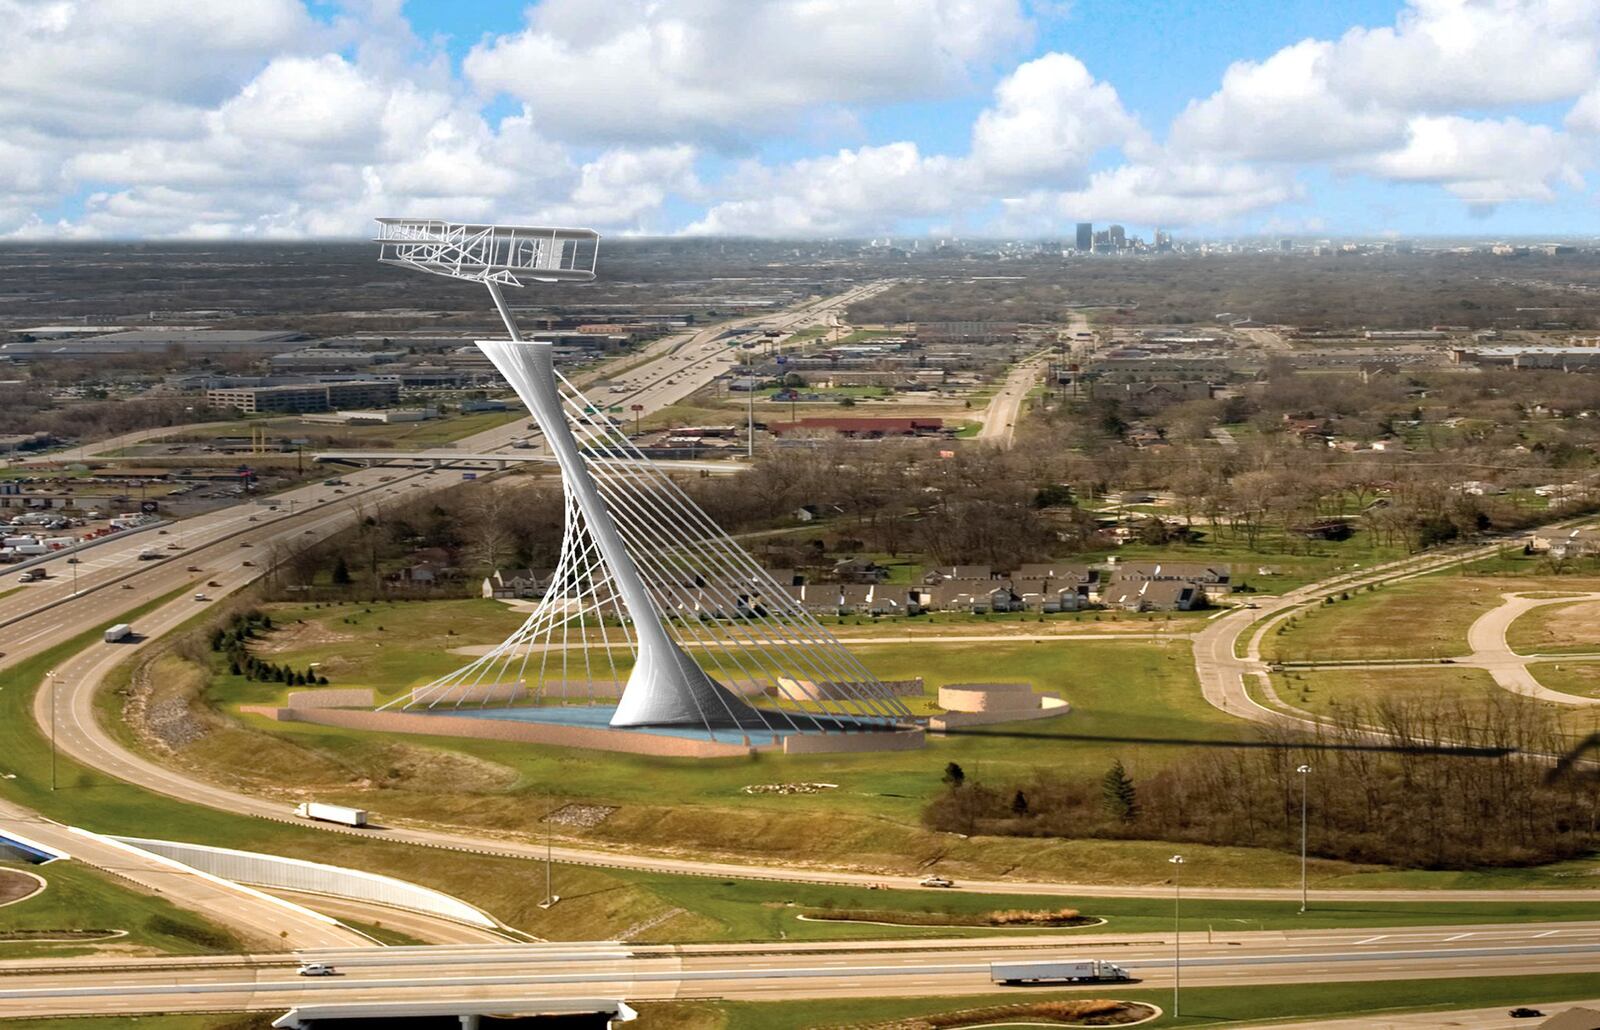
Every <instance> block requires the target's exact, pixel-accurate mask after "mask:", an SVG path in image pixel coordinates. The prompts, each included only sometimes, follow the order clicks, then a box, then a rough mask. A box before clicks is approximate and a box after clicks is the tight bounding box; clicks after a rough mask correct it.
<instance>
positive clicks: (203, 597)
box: [194, 594, 211, 601]
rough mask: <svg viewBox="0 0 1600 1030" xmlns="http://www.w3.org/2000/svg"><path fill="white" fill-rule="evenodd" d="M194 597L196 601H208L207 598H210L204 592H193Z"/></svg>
mask: <svg viewBox="0 0 1600 1030" xmlns="http://www.w3.org/2000/svg"><path fill="white" fill-rule="evenodd" d="M194 599H195V600H196V601H209V600H211V598H210V597H208V596H207V595H205V594H195V595H194Z"/></svg>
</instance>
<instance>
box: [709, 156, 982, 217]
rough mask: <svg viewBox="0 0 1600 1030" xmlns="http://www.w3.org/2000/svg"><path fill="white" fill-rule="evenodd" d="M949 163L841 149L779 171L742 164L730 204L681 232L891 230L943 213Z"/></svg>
mask: <svg viewBox="0 0 1600 1030" xmlns="http://www.w3.org/2000/svg"><path fill="white" fill-rule="evenodd" d="M954 172H955V163H954V162H953V161H952V160H951V159H949V158H944V157H925V156H924V155H922V154H921V153H920V152H919V151H918V149H917V146H916V144H914V143H890V144H888V145H886V146H881V147H862V148H860V149H857V150H841V151H839V152H838V153H837V154H833V155H831V156H828V157H816V158H805V159H802V160H799V161H795V162H792V163H791V164H789V165H786V166H783V167H780V168H776V169H774V168H767V167H764V166H761V165H757V164H754V163H751V164H748V165H746V166H745V167H744V168H743V169H742V170H741V171H740V173H739V174H738V175H736V176H735V177H734V181H733V182H732V183H729V184H726V185H727V186H728V187H729V188H730V192H731V193H733V195H734V196H735V198H736V199H731V200H725V201H722V202H720V203H716V204H713V205H712V206H711V208H710V209H709V210H708V211H707V212H706V214H705V216H704V217H703V218H701V219H700V220H699V221H697V222H695V223H693V224H692V225H690V226H689V227H688V229H687V230H686V231H688V232H690V233H710V234H724V235H750V236H837V235H846V234H851V233H861V232H872V231H875V230H889V229H892V228H894V227H895V226H896V225H897V224H898V223H899V222H900V220H901V219H905V218H920V217H925V216H929V215H935V214H944V213H948V212H949V211H950V210H951V209H952V208H953V207H954V206H955V203H956V200H957V197H958V193H957V191H956V188H955V183H954V179H955V176H954Z"/></svg>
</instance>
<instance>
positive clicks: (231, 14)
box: [0, 0, 321, 137]
mask: <svg viewBox="0 0 1600 1030" xmlns="http://www.w3.org/2000/svg"><path fill="white" fill-rule="evenodd" d="M0 24H4V25H5V26H6V46H5V52H4V60H3V61H0V124H3V125H6V126H13V127H16V126H26V127H30V128H34V129H39V130H41V131H47V132H50V133H52V134H55V135H61V136H66V137H94V136H102V135H106V136H118V135H122V134H124V133H126V132H128V131H129V130H130V129H131V128H132V127H133V126H134V125H137V127H138V130H139V131H140V132H142V133H145V134H151V135H162V134H178V133H182V132H185V131H188V130H189V129H190V128H192V121H193V118H194V116H195V113H196V109H197V105H205V104H208V103H215V102H218V101H221V100H223V99H225V98H226V97H228V96H229V95H230V94H231V92H232V90H233V89H234V88H236V86H237V83H238V81H239V80H240V79H241V78H242V77H248V76H250V75H252V74H254V73H255V72H256V71H257V70H259V68H260V67H261V66H262V65H264V64H265V63H266V62H267V61H268V60H270V59H271V58H272V57H274V56H277V55H281V54H284V53H285V52H293V51H296V50H298V49H301V48H303V47H306V46H307V45H309V44H311V43H312V41H313V40H316V39H317V38H318V37H319V36H320V35H321V30H320V29H319V28H318V27H317V26H316V24H315V23H314V22H313V21H312V20H311V19H310V17H308V16H307V14H306V12H305V9H304V7H302V6H301V4H300V3H299V2H298V0H250V2H249V3H242V4H219V3H214V2H210V0H162V2H160V3H148V2H144V0H57V2H54V3H47V4H40V3H32V2H29V0H0Z"/></svg>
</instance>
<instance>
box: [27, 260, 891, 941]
mask: <svg viewBox="0 0 1600 1030" xmlns="http://www.w3.org/2000/svg"><path fill="white" fill-rule="evenodd" d="M888 285H890V284H889V283H888V282H879V283H873V284H869V285H867V286H863V287H858V288H856V289H852V290H850V291H847V292H846V293H844V294H842V295H839V296H837V297H832V298H824V299H822V300H818V301H813V302H808V303H807V304H804V305H801V306H799V307H798V308H796V309H794V310H791V311H787V312H780V313H776V314H773V315H769V316H764V317H762V318H759V319H746V320H741V321H740V322H736V323H731V325H733V326H745V325H764V326H770V327H773V328H778V329H792V328H797V327H800V326H802V325H805V324H809V323H810V322H813V321H818V320H827V319H829V318H831V317H832V314H833V312H834V311H836V310H837V309H838V308H839V307H841V306H842V305H844V304H847V303H849V302H850V301H852V300H854V299H858V298H860V297H864V296H869V295H871V294H872V293H874V292H877V291H878V290H881V289H884V288H886V287H887V286H888ZM729 327H730V325H729V324H724V325H719V326H714V327H708V328H706V329H702V330H698V331H695V332H692V333H686V334H680V335H679V336H675V337H671V338H668V339H666V340H663V341H659V342H658V343H656V344H653V345H652V346H651V347H649V348H647V350H646V352H645V358H644V364H643V365H641V366H639V368H638V369H636V370H635V371H634V372H632V373H630V377H631V378H632V379H633V380H634V381H635V382H636V383H638V386H637V388H635V389H633V390H632V391H631V392H630V393H628V394H627V395H626V396H625V397H624V398H623V399H624V400H626V401H628V402H629V403H639V404H643V405H644V406H645V407H646V409H647V410H656V409H657V408H659V407H662V406H665V405H667V404H671V403H674V402H676V401H677V400H680V399H682V398H683V397H684V396H687V395H688V394H689V393H691V392H693V391H694V390H696V389H699V388H700V387H701V386H703V385H704V384H705V383H706V382H709V381H710V380H711V378H712V377H714V376H715V375H717V374H719V373H720V372H721V371H723V370H724V369H725V368H726V367H727V366H728V365H730V364H731V363H732V362H733V361H734V360H736V359H735V358H734V356H733V354H732V353H731V352H730V350H729V348H728V347H727V345H726V344H723V343H719V342H717V340H716V337H718V336H720V335H721V334H722V333H723V332H725V331H726V330H727V329H728V328H729ZM626 360H628V361H638V360H639V359H638V356H634V357H630V358H628V359H626ZM599 374H603V371H602V372H601V373H591V375H590V376H588V377H585V379H587V380H592V379H593V378H595V377H596V376H597V375H599ZM580 381H583V380H580ZM164 432H166V430H159V431H157V430H152V431H145V432H143V433H140V434H132V435H134V436H138V437H140V438H145V437H148V436H151V435H160V433H164ZM526 435H527V430H526V429H525V427H524V425H523V424H522V423H521V422H520V421H519V422H517V423H512V424H509V425H506V426H501V427H496V428H494V429H491V430H488V431H486V432H484V433H480V434H477V435H476V436H473V437H471V438H469V439H467V440H464V441H461V443H460V445H459V446H461V447H462V448H463V449H470V450H472V451H492V450H496V449H503V448H506V447H509V446H511V445H512V444H513V443H514V442H515V441H517V440H518V439H520V438H522V437H524V436H526ZM126 442H127V441H126V440H125V439H124V440H121V441H113V443H126ZM340 478H343V479H344V480H345V481H346V482H347V484H348V485H346V486H342V487H328V486H324V485H321V484H317V485H312V486H303V487H299V488H296V489H293V490H289V491H286V492H284V493H281V494H276V495H273V496H271V497H270V498H261V499H259V501H253V502H246V503H241V504H237V505H233V506H231V507H228V508H224V509H220V510H217V511H214V512H210V513H207V514H205V515H200V516H197V517H195V518H193V519H188V520H185V521H183V522H181V523H179V524H177V525H175V526H173V527H171V528H170V529H169V530H168V531H167V532H166V533H164V534H162V533H156V532H145V533H140V534H138V535H137V536H133V537H130V538H128V539H127V540H118V541H113V542H109V543H106V544H104V545H101V546H99V547H96V548H93V549H91V550H89V551H87V552H84V554H83V555H82V556H81V558H80V562H79V563H78V564H76V565H68V564H67V563H66V561H65V559H62V560H60V561H55V562H51V563H49V569H50V571H51V572H52V573H54V575H53V576H52V578H50V579H47V580H45V581H43V582H41V583H37V584H29V585H22V584H20V583H19V582H18V579H17V576H18V573H16V572H15V571H14V570H13V571H11V572H9V573H7V572H0V592H5V591H9V590H11V588H12V587H13V586H21V587H22V589H20V590H16V591H15V592H14V593H9V594H7V595H6V596H5V597H4V599H3V600H0V655H3V656H4V658H5V659H6V660H7V664H12V663H15V662H17V661H20V660H23V659H26V658H28V657H31V656H33V655H36V654H39V653H42V652H43V651H45V650H47V649H49V648H51V647H53V646H55V645H57V644H59V643H62V642H64V641H66V640H69V639H71V638H73V637H75V636H77V635H78V634H80V633H82V632H83V631H84V630H86V629H89V628H91V627H95V626H101V625H105V624H107V623H109V622H111V621H113V620H115V619H117V618H119V617H122V616H123V615H125V613H127V612H129V611H131V610H133V609H134V608H136V607H138V606H140V605H143V604H147V603H149V602H151V601H154V600H156V599H158V598H160V597H162V596H164V595H167V594H169V593H171V592H173V591H174V590H178V589H181V590H182V591H183V596H180V597H179V598H178V599H177V600H174V601H170V602H168V603H167V604H165V605H164V606H162V607H161V608H160V609H158V610H156V611H153V612H151V613H149V614H148V615H147V616H143V617H140V618H139V619H137V620H136V628H137V629H138V630H139V632H140V633H141V635H142V636H143V637H144V638H145V639H146V640H148V639H153V638H154V637H157V636H159V635H160V634H161V633H164V632H166V631H167V630H169V629H171V628H173V627H174V626H176V625H178V624H180V623H181V622H183V621H185V620H186V619H188V618H189V617H191V616H192V615H194V614H195V613H196V612H198V611H200V610H203V608H204V607H206V606H209V605H212V604H216V603H219V602H220V601H221V600H222V599H223V598H225V597H226V596H227V595H229V594H231V593H233V592H235V591H237V590H239V589H241V588H243V587H244V586H246V585H247V584H249V583H250V582H252V581H253V580H254V579H255V578H256V577H258V576H259V575H261V574H263V573H264V572H265V571H266V567H267V565H269V564H270V558H269V556H270V555H271V554H272V552H273V549H274V546H277V547H290V548H292V547H294V546H297V545H299V544H300V542H301V541H305V542H307V543H309V542H311V541H315V540H320V539H322V538H324V537H326V536H328V535H329V534H331V533H333V532H336V531H337V530H339V529H340V528H343V527H344V526H345V525H348V524H349V523H350V522H351V521H352V520H354V519H355V518H357V517H359V516H360V515H361V514H362V513H363V512H364V511H365V510H367V509H368V508H370V507H371V506H373V505H378V504H382V503H386V502H388V501H391V500H395V499H398V498H401V497H404V496H406V495H408V494H411V493H412V492H413V491H418V490H430V489H437V488H440V487H442V486H444V485H447V484H450V483H452V482H456V481H457V480H454V479H453V478H452V477H448V476H445V475H442V474H436V473H431V472H417V471H403V470H395V469H384V468H372V469H364V470H360V471H355V472H349V473H346V474H344V475H343V476H342V477H340ZM151 548H156V549H158V550H160V552H161V553H162V554H163V555H164V556H165V557H163V558H162V559H160V560H156V561H140V560H139V558H138V555H139V554H140V553H141V552H144V551H146V550H149V549H151ZM191 570H193V571H191ZM74 573H75V574H76V575H75V576H74ZM193 592H202V593H204V594H205V595H206V598H207V600H195V599H193V598H191V597H190V596H189V595H190V594H191V593H193ZM143 643H144V642H143V641H140V642H135V643H132V644H128V643H123V644H106V643H101V642H96V643H94V644H92V645H90V646H89V647H88V648H86V649H85V650H84V651H82V652H80V653H79V654H77V655H74V656H72V657H71V658H69V659H67V660H66V661H64V662H62V663H61V664H60V665H58V666H57V668H56V669H55V670H54V671H55V673H56V676H55V678H54V682H55V684H56V686H57V690H55V691H51V690H41V691H40V692H39V693H38V695H37V696H36V698H35V715H36V717H37V719H38V721H39V724H40V726H41V727H44V728H46V731H47V732H48V728H49V727H50V726H51V724H52V718H51V716H52V708H54V716H55V719H54V720H53V721H54V723H55V726H56V729H57V736H58V739H59V743H60V744H61V746H62V749H63V751H65V752H66V753H68V754H75V755H78V756H80V757H82V758H84V759H85V760H86V761H88V762H89V764H96V758H97V757H100V756H104V757H105V758H106V761H107V765H108V767H109V771H112V772H113V773H114V774H116V775H121V776H122V777H123V778H125V779H130V780H133V781H134V782H140V778H141V776H157V777H159V776H161V775H162V774H163V770H161V769H160V768H159V767H158V766H155V765H154V764H151V763H143V762H142V760H141V763H142V764H141V766H140V767H139V768H133V767H131V766H129V765H127V764H122V765H119V764H118V760H117V756H118V755H119V754H124V755H125V754H126V753H125V752H122V750H121V747H120V745H118V744H117V743H115V742H114V741H112V740H111V739H110V738H109V737H108V736H107V735H106V734H104V732H103V731H101V730H100V728H99V726H98V722H97V720H96V717H95V713H94V711H93V703H92V697H93V691H94V688H95V686H96V685H97V684H98V683H99V682H100V681H101V679H102V678H103V677H104V675H105V674H106V673H107V672H108V671H109V670H110V669H111V668H112V667H113V666H115V665H117V664H119V663H120V662H121V661H123V660H124V659H126V657H127V656H128V654H129V653H130V651H132V650H136V649H137V648H139V647H141V646H143ZM130 757H131V756H130ZM4 766H5V758H4V756H0V773H3V772H4V771H5V769H4ZM0 784H3V781H0ZM166 786H168V787H170V788H171V789H170V791H169V792H170V793H173V794H174V796H177V797H179V798H186V796H187V792H186V784H184V783H183V782H182V781H181V780H172V781H170V782H167V783H166ZM0 791H3V785H0ZM219 799H220V800H219V801H218V802H217V803H219V804H220V807H224V808H226V807H229V806H230V805H231V803H232V802H230V800H229V799H228V798H227V796H226V795H225V794H223V795H219ZM257 811H259V812H260V813H261V814H266V815H270V816H272V817H276V818H285V817H286V815H287V813H286V812H285V811H284V810H283V808H282V806H279V805H265V806H261V805H258V806H257ZM0 820H4V821H5V822H7V823H15V824H18V825H22V826H25V828H26V829H25V831H24V832H27V835H29V836H32V837H35V838H37V839H39V840H40V842H41V843H46V844H58V845H60V846H61V847H62V849H63V850H65V851H67V852H69V853H72V854H75V855H79V856H81V857H82V858H83V859H84V860H85V861H87V862H89V863H91V864H97V865H101V866H102V867H103V868H110V869H114V870H115V871H118V872H120V873H121V874H123V875H125V876H127V877H128V878H129V879H130V880H133V881H135V882H137V883H140V884H141V885H143V886H145V887H147V888H151V889H156V890H160V891H161V892H162V893H163V894H164V895H166V896H167V897H168V898H169V899H170V900H172V901H174V902H176V903H178V904H182V905H184V906H185V907H188V908H191V909H194V910H196V911H200V912H203V913H205V914H207V915H209V916H211V917H213V918H215V919H217V920H218V921H219V922H222V923H224V924H226V925H229V926H232V927H234V928H235V929H239V930H246V931H248V930H249V929H250V928H252V927H255V928H268V929H269V930H270V931H271V932H273V933H278V932H282V933H285V934H286V935H287V937H286V939H287V941H288V943H290V944H291V945H295V946H299V945H307V946H310V945H316V946H325V945H327V944H330V943H334V942H361V941H364V939H363V938H360V937H359V936H356V935H353V934H352V933H351V932H350V931H348V930H345V929H344V928H342V927H338V926H336V925H331V926H330V925H329V924H327V923H324V922H322V921H320V920H318V919H316V918H315V917H314V914H312V913H296V912H295V910H294V909H293V908H292V907H290V906H286V905H278V904H275V903H274V902H273V901H272V899H270V898H266V897H253V896H250V895H249V893H248V892H241V891H237V890H233V889H232V888H227V887H224V886H222V885H218V884H214V883H211V882H210V881H207V880H206V879H205V878H204V877H199V876H196V875H194V874H193V873H184V872H181V871H178V870H173V869H170V868H167V867H160V866H159V864H158V863H152V862H151V861H149V860H147V859H140V858H138V857H136V856H132V855H128V854H126V853H122V854H113V853H111V852H110V851H108V850H107V849H108V848H109V847H110V845H105V844H97V843H93V842H80V841H76V840H74V841H73V844H75V845H76V846H72V845H69V844H66V843H64V840H65V835H68V833H69V831H68V830H67V829H66V828H65V827H62V826H59V825H57V824H54V823H50V822H48V821H47V820H45V819H44V817H42V816H40V815H39V814H37V813H35V812H32V811H30V810H28V809H26V808H24V807H22V806H20V805H17V804H15V803H14V802H9V801H6V802H0ZM230 890H231V891H232V893H231V894H229V893H228V892H229V891H230ZM240 897H244V898H248V899H249V900H247V901H240V900H239V898H240ZM383 911H384V910H375V913H374V915H373V918H381V917H382V914H383Z"/></svg>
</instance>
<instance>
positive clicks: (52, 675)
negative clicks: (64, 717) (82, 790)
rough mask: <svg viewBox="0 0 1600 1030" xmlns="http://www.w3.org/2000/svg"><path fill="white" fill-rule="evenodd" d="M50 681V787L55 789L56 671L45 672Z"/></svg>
mask: <svg viewBox="0 0 1600 1030" xmlns="http://www.w3.org/2000/svg"><path fill="white" fill-rule="evenodd" d="M45 678H46V679H48V680H49V681H50V789H51V790H55V789H56V671H55V670H54V669H51V670H49V671H48V672H46V673H45Z"/></svg>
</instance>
